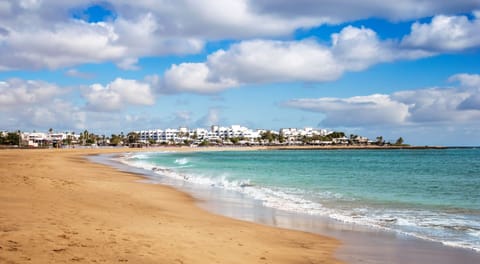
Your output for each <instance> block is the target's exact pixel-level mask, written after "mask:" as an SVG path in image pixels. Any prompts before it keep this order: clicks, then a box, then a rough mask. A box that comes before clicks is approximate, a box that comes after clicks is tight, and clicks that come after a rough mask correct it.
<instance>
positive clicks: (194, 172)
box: [124, 149, 480, 252]
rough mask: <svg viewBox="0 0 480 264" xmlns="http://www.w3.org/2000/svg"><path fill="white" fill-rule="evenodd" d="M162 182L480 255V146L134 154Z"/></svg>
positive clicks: (130, 158) (130, 160)
mask: <svg viewBox="0 0 480 264" xmlns="http://www.w3.org/2000/svg"><path fill="white" fill-rule="evenodd" d="M124 161H125V162H126V163H128V164H129V165H132V166H135V167H141V168H145V169H148V170H153V171H155V172H156V173H157V174H158V175H159V177H172V178H176V179H179V180H181V181H188V182H191V183H195V184H199V185H204V186H209V188H222V189H227V190H232V191H237V192H241V193H244V194H246V195H248V196H250V197H251V198H254V199H257V200H260V201H262V203H263V204H264V205H265V206H269V207H273V208H277V209H281V210H287V211H292V212H300V213H306V214H311V215H322V216H328V217H331V218H333V219H336V220H339V221H343V222H347V223H354V224H359V225H367V226H370V227H373V228H378V229H384V230H391V231H394V232H398V233H402V234H406V235H411V236H415V237H419V238H422V239H427V240H432V241H438V242H441V243H443V244H445V245H447V246H454V247H462V248H468V249H473V250H476V251H479V252H480V149H442V150H433V149H425V150H328V151H327V150H305V151H302V150H281V151H280V150H276V151H245V152H243V151H240V152H236V151H232V152H230V151H224V152H192V153H142V154H138V153H137V154H131V155H128V156H127V157H125V160H124Z"/></svg>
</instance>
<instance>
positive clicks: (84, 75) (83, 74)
mask: <svg viewBox="0 0 480 264" xmlns="http://www.w3.org/2000/svg"><path fill="white" fill-rule="evenodd" d="M65 75H67V76H70V77H74V78H82V79H91V78H93V77H94V76H95V75H94V74H92V73H88V72H81V71H79V70H77V69H68V70H67V71H66V72H65Z"/></svg>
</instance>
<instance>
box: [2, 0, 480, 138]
mask: <svg viewBox="0 0 480 264" xmlns="http://www.w3.org/2000/svg"><path fill="white" fill-rule="evenodd" d="M234 124H238V125H242V126H247V127H250V128H252V129H275V130H277V129H280V128H286V127H297V128H302V127H313V128H322V129H328V130H336V131H344V132H345V133H346V134H347V135H349V134H359V135H363V136H367V137H369V138H371V139H375V138H376V137H377V136H383V137H384V139H386V140H390V141H395V140H396V139H397V138H399V137H403V139H404V141H405V142H406V143H410V144H414V145H444V146H460V145H467V146H480V136H479V135H480V0H456V1H451V0H403V1H390V0H388V1H387V0H385V1H377V0H357V1H349V0H297V1H291V0H222V1H214V0H203V1H198V0H177V1H171V0H157V1H153V0H136V1H127V0H116V1H113V0H112V1H108V0H107V1H89V0H70V1H64V0H0V130H8V131H12V130H18V129H20V130H22V131H34V130H35V131H47V130H48V129H49V128H53V129H54V130H55V131H62V132H63V131H76V132H79V131H83V130H85V129H88V130H89V131H91V132H93V133H96V134H100V135H102V134H104V135H110V134H112V133H116V134H118V133H120V132H124V133H128V132H130V131H135V130H146V129H165V128H169V127H170V128H176V127H180V126H187V127H190V128H196V127H204V128H208V127H209V126H211V125H223V126H230V125H234Z"/></svg>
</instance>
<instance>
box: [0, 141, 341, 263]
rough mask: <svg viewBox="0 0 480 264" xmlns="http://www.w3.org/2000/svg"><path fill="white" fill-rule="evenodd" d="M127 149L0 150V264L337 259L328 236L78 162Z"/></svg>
mask: <svg viewBox="0 0 480 264" xmlns="http://www.w3.org/2000/svg"><path fill="white" fill-rule="evenodd" d="M170 150H172V149H170ZM175 150H181V149H175ZM127 151H131V150H130V149H110V150H108V149H107V150H105V149H103V150H102V149H85V150H0V263H66V262H67V263H71V262H75V263H77V262H79V263H340V262H339V261H338V260H336V259H334V257H333V253H334V251H335V250H336V248H337V247H338V246H339V242H338V241H336V240H334V239H331V238H327V237H323V236H319V235H314V234H309V233H304V232H298V231H292V230H285V229H280V228H273V227H268V226H263V225H260V224H255V223H249V222H243V221H238V220H234V219H230V218H226V217H222V216H218V215H213V214H210V213H208V212H206V211H204V210H202V209H200V208H198V207H197V206H196V205H195V201H194V200H193V199H192V198H191V197H190V196H189V195H187V194H184V193H182V192H180V191H178V190H175V189H173V188H170V187H166V186H161V185H153V184H146V183H141V182H139V181H138V179H140V177H139V176H137V175H135V174H131V173H124V172H119V171H117V170H115V169H113V168H110V167H107V166H104V165H100V164H94V163H91V162H88V161H87V160H86V159H85V158H84V156H85V155H87V154H95V153H106V152H127Z"/></svg>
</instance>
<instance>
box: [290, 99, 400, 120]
mask: <svg viewBox="0 0 480 264" xmlns="http://www.w3.org/2000/svg"><path fill="white" fill-rule="evenodd" d="M285 106H288V107H293V108H299V109H302V110H307V111H313V112H321V113H325V114H326V117H325V119H324V120H323V121H322V124H324V125H327V126H359V125H376V124H401V123H403V122H405V120H406V119H407V118H408V116H409V112H408V105H406V104H404V103H402V102H398V101H394V100H392V99H391V98H390V96H388V95H382V94H374V95H369V96H356V97H351V98H344V99H343V98H317V99H295V100H291V101H288V102H286V103H285Z"/></svg>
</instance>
